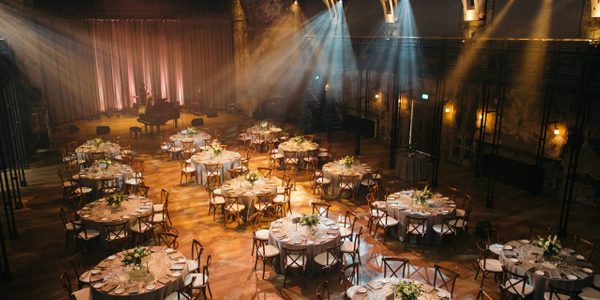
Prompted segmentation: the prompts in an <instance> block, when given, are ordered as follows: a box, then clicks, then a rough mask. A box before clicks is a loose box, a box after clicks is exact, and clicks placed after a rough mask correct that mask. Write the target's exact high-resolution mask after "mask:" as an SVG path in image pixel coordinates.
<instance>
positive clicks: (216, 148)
mask: <svg viewBox="0 0 600 300" xmlns="http://www.w3.org/2000/svg"><path fill="white" fill-rule="evenodd" d="M209 147H210V149H211V150H212V152H213V154H214V155H215V156H217V155H220V154H221V153H223V148H222V147H221V145H219V144H213V145H210V146H209Z"/></svg>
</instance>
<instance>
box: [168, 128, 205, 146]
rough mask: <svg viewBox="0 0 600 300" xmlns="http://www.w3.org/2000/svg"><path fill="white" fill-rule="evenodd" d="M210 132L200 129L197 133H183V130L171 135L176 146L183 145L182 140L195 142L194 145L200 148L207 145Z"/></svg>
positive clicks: (170, 138)
mask: <svg viewBox="0 0 600 300" xmlns="http://www.w3.org/2000/svg"><path fill="white" fill-rule="evenodd" d="M210 138H211V136H210V134H208V133H206V132H202V131H199V132H198V133H197V134H192V135H190V134H182V133H181V132H179V133H177V134H174V135H172V136H170V137H169V140H171V141H172V142H173V143H175V146H177V147H183V144H182V143H181V142H194V146H195V147H196V148H200V147H203V146H205V145H206V140H208V139H210Z"/></svg>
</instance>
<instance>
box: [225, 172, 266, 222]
mask: <svg viewBox="0 0 600 300" xmlns="http://www.w3.org/2000/svg"><path fill="white" fill-rule="evenodd" d="M221 191H222V193H223V195H225V196H234V197H240V198H241V199H240V200H241V201H242V203H243V204H244V205H245V206H246V211H245V213H244V215H245V217H246V219H248V218H249V217H250V216H251V215H252V214H253V213H254V203H255V202H256V200H257V199H258V198H257V196H258V195H259V194H276V193H277V183H275V181H273V180H270V179H266V178H260V179H258V180H257V181H255V182H254V184H251V183H250V182H248V181H247V180H246V179H245V178H244V175H242V176H239V177H236V178H233V179H230V180H227V181H226V182H225V183H224V184H223V186H221Z"/></svg>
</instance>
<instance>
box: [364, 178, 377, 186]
mask: <svg viewBox="0 0 600 300" xmlns="http://www.w3.org/2000/svg"><path fill="white" fill-rule="evenodd" d="M360 184H361V185H364V186H370V185H373V184H375V181H373V180H372V179H363V180H361V181H360Z"/></svg>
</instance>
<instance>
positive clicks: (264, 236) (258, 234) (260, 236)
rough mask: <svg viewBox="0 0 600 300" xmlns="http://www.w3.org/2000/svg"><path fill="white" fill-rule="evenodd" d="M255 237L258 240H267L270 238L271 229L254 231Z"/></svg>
mask: <svg viewBox="0 0 600 300" xmlns="http://www.w3.org/2000/svg"><path fill="white" fill-rule="evenodd" d="M254 237H255V238H256V239H257V240H261V241H266V240H268V239H269V230H268V229H261V230H257V231H255V232H254Z"/></svg>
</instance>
